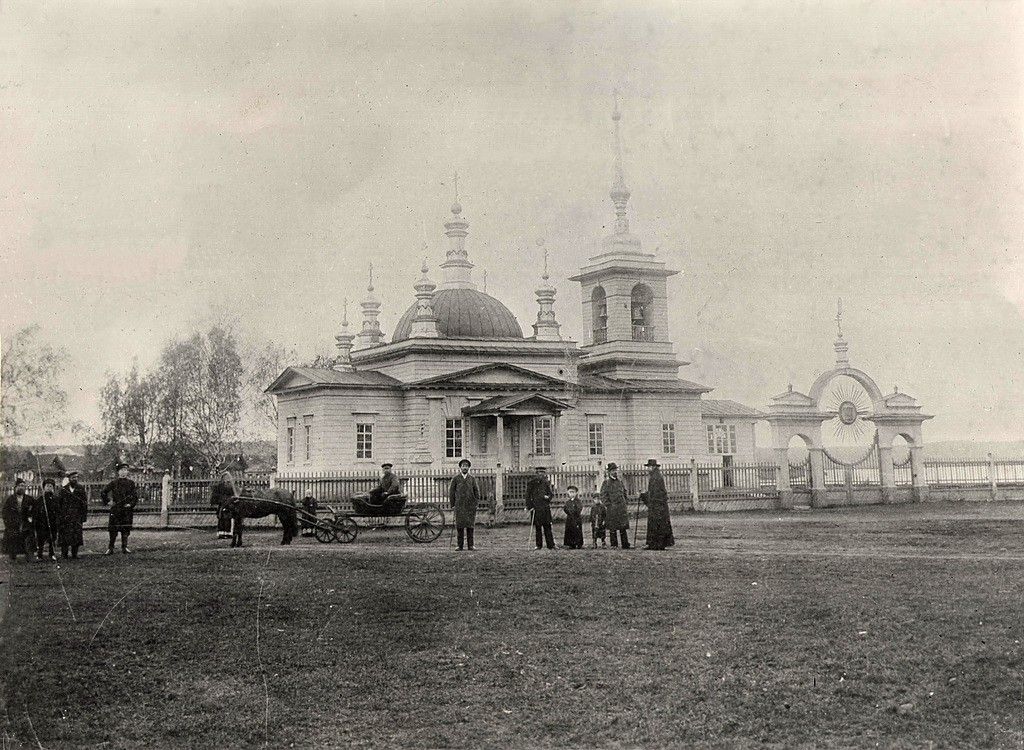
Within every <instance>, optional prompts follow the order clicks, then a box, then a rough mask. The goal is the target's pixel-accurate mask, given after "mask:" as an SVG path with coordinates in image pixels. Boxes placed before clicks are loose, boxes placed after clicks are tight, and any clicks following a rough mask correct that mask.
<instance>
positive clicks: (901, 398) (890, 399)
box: [885, 393, 917, 409]
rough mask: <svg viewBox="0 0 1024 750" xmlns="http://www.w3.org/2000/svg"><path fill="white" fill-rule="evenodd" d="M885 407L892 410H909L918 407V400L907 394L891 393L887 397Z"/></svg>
mask: <svg viewBox="0 0 1024 750" xmlns="http://www.w3.org/2000/svg"><path fill="white" fill-rule="evenodd" d="M885 405H886V406H888V407H892V408H897V409H898V408H904V409H905V408H907V407H915V406H917V399H915V398H914V397H913V396H911V395H909V394H906V393H891V394H889V395H888V396H886V397H885Z"/></svg>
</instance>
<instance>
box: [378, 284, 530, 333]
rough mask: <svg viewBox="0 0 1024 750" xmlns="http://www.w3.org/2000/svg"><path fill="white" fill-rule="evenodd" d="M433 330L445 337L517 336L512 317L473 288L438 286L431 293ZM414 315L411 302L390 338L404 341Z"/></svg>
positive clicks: (488, 296)
mask: <svg viewBox="0 0 1024 750" xmlns="http://www.w3.org/2000/svg"><path fill="white" fill-rule="evenodd" d="M433 307H434V317H436V318H437V332H438V333H439V334H440V335H441V336H442V337H443V338H448V339H521V338H523V329H522V328H520V327H519V322H518V321H517V320H516V316H515V315H513V314H512V313H511V312H510V311H509V309H508V308H507V307H505V306H504V305H503V304H501V303H500V302H499V301H498V300H496V299H494V297H492V296H490V295H489V294H484V293H483V292H478V291H477V290H476V289H438V290H437V291H436V292H434V302H433ZM415 317H416V305H415V304H413V306H412V307H410V308H409V309H408V310H406V311H405V315H403V316H402V319H401V320H400V321H398V325H397V326H395V334H394V336H392V337H391V340H392V341H404V340H405V339H407V338H409V333H410V332H411V331H412V321H413V318H415Z"/></svg>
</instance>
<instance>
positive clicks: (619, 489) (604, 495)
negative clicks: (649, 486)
mask: <svg viewBox="0 0 1024 750" xmlns="http://www.w3.org/2000/svg"><path fill="white" fill-rule="evenodd" d="M600 494H601V501H602V502H603V503H604V506H605V509H606V516H605V524H606V526H607V528H608V531H609V532H610V533H611V544H612V546H613V547H618V546H619V539H620V538H621V539H622V549H629V533H628V529H629V499H628V498H627V497H626V487H625V485H623V484H622V480H620V479H619V467H618V466H617V465H615V464H608V478H607V479H605V480H604V482H602V483H601V493H600Z"/></svg>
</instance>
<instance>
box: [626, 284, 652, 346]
mask: <svg viewBox="0 0 1024 750" xmlns="http://www.w3.org/2000/svg"><path fill="white" fill-rule="evenodd" d="M630 317H631V318H632V320H633V340H634V341H654V292H652V291H651V288H650V287H649V286H647V285H646V284H637V285H636V286H635V287H633V292H632V294H631V295H630Z"/></svg>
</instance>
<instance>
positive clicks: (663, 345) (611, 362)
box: [570, 95, 687, 380]
mask: <svg viewBox="0 0 1024 750" xmlns="http://www.w3.org/2000/svg"><path fill="white" fill-rule="evenodd" d="M621 119H622V114H621V113H620V112H619V103H618V96H617V95H616V99H615V108H614V110H613V111H612V122H614V123H615V177H614V180H613V182H612V189H611V193H610V196H611V199H612V203H613V204H614V206H615V229H614V231H613V232H612V234H610V235H608V236H607V237H605V238H604V239H603V240H602V241H601V248H600V250H599V251H598V253H597V254H596V255H594V256H592V257H591V258H590V259H589V261H588V263H587V265H586V266H584V267H583V268H581V269H580V272H579V273H578V274H577V275H575V276H573V277H572V278H571V279H570V281H578V282H579V283H580V288H581V291H582V295H583V322H584V326H585V327H586V329H587V336H586V337H585V339H584V340H585V341H586V343H585V344H584V345H583V347H582V348H583V351H584V357H583V359H581V360H580V372H581V373H584V372H586V373H590V374H600V375H608V376H610V377H619V378H626V379H631V380H652V379H653V380H666V379H669V380H671V379H675V378H676V377H677V373H678V370H679V367H680V366H682V365H684V364H687V363H686V362H680V361H679V360H677V359H676V356H675V349H674V347H673V344H672V341H671V339H670V338H669V331H668V292H667V283H666V279H667V278H668V277H669V276H674V275H676V274H677V273H679V272H678V271H673V270H671V269H669V268H667V267H666V265H665V263H663V262H662V261H659V260H658V259H657V258H656V257H655V256H654V254H652V253H645V252H643V249H642V246H641V242H640V239H639V238H638V237H636V236H634V235H633V234H631V233H630V231H629V216H628V213H627V204H628V203H629V196H630V192H629V188H628V187H626V180H625V177H624V175H623V171H622V138H621V135H620V133H619V121H620V120H621Z"/></svg>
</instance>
